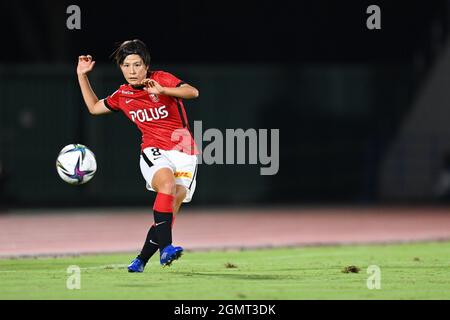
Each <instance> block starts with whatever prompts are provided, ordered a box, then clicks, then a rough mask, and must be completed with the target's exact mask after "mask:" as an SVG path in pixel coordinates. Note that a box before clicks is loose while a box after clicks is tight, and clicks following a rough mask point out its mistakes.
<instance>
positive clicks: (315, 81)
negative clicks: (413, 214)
mask: <svg viewBox="0 0 450 320" xmlns="http://www.w3.org/2000/svg"><path fill="white" fill-rule="evenodd" d="M71 4H76V5H78V6H80V8H81V30H68V29H67V28H66V19H67V18H68V16H69V15H68V14H66V8H67V6H69V5H71ZM371 4H376V5H379V6H380V8H381V25H382V29H381V30H368V29H367V28H366V19H367V18H368V16H369V14H367V13H366V9H367V7H368V6H369V5H371ZM449 8H450V7H449V2H448V1H443V0H435V1H429V2H425V1H370V2H369V1H325V0H320V1H239V2H238V1H221V2H218V1H200V0H198V1H170V2H168V1H145V2H127V3H121V2H109V1H108V2H106V1H98V2H97V1H95V2H94V1H8V2H2V3H1V4H0V14H1V19H0V21H1V22H0V23H1V30H2V40H1V41H2V45H1V50H0V97H1V102H0V203H1V205H2V206H4V207H37V206H62V205H74V206H95V205H117V206H130V205H137V206H143V205H150V204H151V203H152V201H151V199H150V198H151V197H153V195H152V194H149V193H148V192H146V190H145V188H144V181H143V179H142V177H141V174H140V171H139V165H138V155H139V145H140V135H139V133H138V131H137V130H136V129H135V128H134V126H133V125H132V124H131V123H130V122H129V121H128V120H127V119H126V118H125V117H124V116H122V115H120V114H115V115H109V116H104V117H92V116H90V115H89V114H88V112H87V110H86V108H85V106H84V104H83V101H82V97H81V94H80V92H79V87H78V83H77V79H76V74H75V68H76V61H77V57H78V55H80V54H91V55H93V56H94V58H95V60H96V61H97V65H96V68H95V70H94V72H93V73H92V74H91V76H90V79H91V83H92V85H93V87H94V90H95V91H96V93H97V94H98V96H99V98H103V97H106V95H108V94H110V93H112V92H113V91H115V90H116V88H117V87H118V86H119V85H120V84H121V83H122V76H121V73H120V71H119V70H118V69H117V68H116V67H115V66H114V65H113V62H112V61H111V59H110V58H109V56H110V54H111V53H112V51H113V50H114V48H115V46H116V45H117V44H118V43H120V42H121V41H124V40H127V39H134V38H139V39H141V40H143V41H144V42H146V43H147V45H148V46H149V48H150V51H151V55H152V60H153V66H152V67H153V68H154V69H163V70H167V71H170V72H172V73H174V74H176V75H177V76H179V77H180V78H182V79H183V80H185V81H186V82H188V83H191V84H192V85H194V86H196V87H197V88H198V89H199V90H200V98H199V99H197V100H193V101H187V102H186V103H185V106H186V109H187V112H188V116H189V120H190V122H191V126H192V123H193V121H194V120H202V121H203V128H204V129H207V128H219V129H222V130H225V129H226V128H243V129H247V128H257V129H258V128H266V129H271V128H278V129H280V170H279V172H278V174H277V175H275V176H260V175H259V165H215V166H206V165H202V166H201V167H200V170H199V175H198V179H197V190H196V194H195V197H194V201H193V202H192V206H209V205H234V206H240V205H258V204H336V203H348V204H383V203H405V202H407V203H411V202H413V203H416V202H426V203H429V202H432V203H440V202H441V201H444V200H445V195H444V196H442V195H439V196H437V195H436V194H434V193H433V192H431V191H430V190H426V189H423V190H422V189H420V188H419V189H420V190H421V191H420V190H419V191H420V192H416V189H414V190H413V189H411V190H412V191H408V190H409V189H408V187H409V186H411V184H414V183H416V184H417V185H418V186H419V187H420V186H423V185H424V184H423V183H424V182H422V181H421V180H420V179H421V178H420V179H419V176H417V179H415V180H414V177H415V175H416V174H419V173H423V172H425V171H424V170H426V169H427V170H428V169H429V168H430V166H431V169H429V174H428V175H427V179H428V180H430V181H431V182H429V181H428V180H427V182H426V183H428V184H427V185H433V183H434V182H433V181H438V179H439V174H440V170H441V164H442V163H443V160H444V159H445V151H443V150H444V149H443V148H442V144H445V143H446V136H445V134H444V135H442V134H441V132H440V131H439V132H438V131H436V132H434V131H433V126H432V124H431V125H428V128H427V129H428V131H427V134H423V135H420V136H416V135H411V136H410V137H408V138H407V139H406V141H408V143H411V144H412V145H415V144H426V145H427V146H430V148H428V149H426V150H425V151H423V152H424V153H425V154H424V155H423V158H425V159H427V161H428V162H426V163H424V164H423V168H422V169H423V170H422V169H421V167H420V166H419V167H418V169H411V168H417V167H411V166H407V165H406V164H405V163H403V162H402V161H398V162H397V164H398V166H397V169H395V170H393V171H392V172H391V173H390V174H389V176H390V177H391V178H392V179H393V180H392V181H393V182H392V183H397V184H398V188H397V187H396V186H394V185H390V184H389V183H390V182H389V181H390V180H389V179H388V180H386V179H385V180H383V179H382V177H383V172H384V171H383V170H387V172H389V170H388V169H383V166H382V164H383V161H385V159H386V158H387V157H388V156H389V152H390V151H389V150H392V149H391V147H392V145H393V143H395V141H396V139H398V137H399V133H400V132H401V128H402V125H404V123H405V121H406V119H407V118H408V116H409V115H411V114H412V113H413V109H414V107H415V106H417V101H418V99H419V98H420V97H421V94H422V93H423V91H424V90H425V88H428V87H429V83H433V82H432V81H431V80H432V77H433V70H434V68H435V66H436V65H437V64H438V63H439V61H440V60H439V59H442V57H443V52H445V44H446V40H447V36H448V27H449V20H448V13H449ZM449 72H450V70H449ZM430 79H431V80H430ZM428 90H430V89H429V88H428ZM442 99H444V100H442ZM442 99H441V100H440V102H441V103H442V102H445V101H446V100H445V97H442ZM449 140H450V139H449ZM436 141H438V142H439V141H441V142H439V143H441V144H439V145H435V144H434V143H438V142H436ZM73 142H78V143H83V144H86V145H88V146H89V147H90V148H91V149H92V150H93V151H94V152H95V153H96V156H97V160H98V166H99V168H98V172H97V174H96V176H95V178H94V180H92V181H91V182H90V183H88V184H86V185H83V186H80V187H73V186H70V185H67V184H65V183H64V182H62V181H61V180H60V179H59V177H58V176H57V174H56V170H55V158H56V155H57V153H58V151H59V150H60V149H61V148H62V147H63V146H64V145H66V144H69V143H73ZM430 150H431V151H430ZM433 150H434V151H433ZM436 150H437V151H436ZM414 157H415V154H414V152H412V153H411V154H409V153H406V154H405V155H403V158H401V159H406V160H409V159H414ZM406 160H405V161H406ZM421 170H422V171H421ZM427 172H428V171H427ZM405 176H406V178H404V177H405ZM402 179H403V180H402ZM408 179H409V180H408ZM383 181H384V182H383ZM386 181H388V182H386ZM411 181H412V182H411ZM389 186H392V188H391V189H392V191H391V189H390V188H389ZM401 188H404V192H398V191H399V190H400V189H401ZM428 189H430V188H428ZM402 190H403V189H402Z"/></svg>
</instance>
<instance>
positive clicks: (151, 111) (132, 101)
mask: <svg viewBox="0 0 450 320" xmlns="http://www.w3.org/2000/svg"><path fill="white" fill-rule="evenodd" d="M149 78H150V79H153V80H155V81H156V82H158V83H159V84H160V85H161V86H163V87H170V88H175V87H179V86H180V85H182V84H183V83H184V82H183V81H181V80H180V79H178V78H177V77H175V76H174V75H172V74H170V73H168V72H164V71H152V72H150V74H149ZM104 102H105V105H106V107H107V108H109V109H111V110H112V111H122V112H123V113H124V114H125V115H126V116H127V117H128V119H130V120H131V121H133V122H134V124H136V126H137V127H138V129H139V130H140V131H141V133H142V144H141V149H142V150H143V149H145V148H147V147H156V148H160V149H162V150H178V151H181V152H184V153H187V154H190V155H192V154H198V151H197V148H196V146H195V142H194V139H193V137H192V134H191V132H190V131H189V124H188V121H187V117H186V111H185V110H184V106H183V102H182V101H181V99H179V98H175V97H171V96H166V95H162V94H159V95H156V94H149V93H148V92H147V91H145V90H144V89H143V88H134V87H132V86H131V85H130V84H123V85H121V86H120V88H119V89H118V90H116V91H115V92H114V93H113V94H112V95H110V96H108V97H107V98H106V99H104Z"/></svg>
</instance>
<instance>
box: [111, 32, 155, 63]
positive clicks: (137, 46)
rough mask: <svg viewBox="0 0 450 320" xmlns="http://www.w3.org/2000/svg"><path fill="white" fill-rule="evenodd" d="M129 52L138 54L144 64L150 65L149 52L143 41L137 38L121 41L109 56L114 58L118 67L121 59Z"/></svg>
mask: <svg viewBox="0 0 450 320" xmlns="http://www.w3.org/2000/svg"><path fill="white" fill-rule="evenodd" d="M130 54H137V55H139V56H140V57H141V58H142V60H143V61H144V64H145V65H146V66H150V52H149V51H148V48H147V46H146V45H145V43H144V42H142V41H141V40H139V39H134V40H127V41H124V42H122V44H121V45H120V46H119V47H118V48H117V49H116V50H115V51H114V52H113V53H112V55H111V57H113V58H114V61H115V62H116V63H117V65H118V66H119V67H120V65H121V64H122V63H123V60H125V58H126V57H127V56H128V55H130Z"/></svg>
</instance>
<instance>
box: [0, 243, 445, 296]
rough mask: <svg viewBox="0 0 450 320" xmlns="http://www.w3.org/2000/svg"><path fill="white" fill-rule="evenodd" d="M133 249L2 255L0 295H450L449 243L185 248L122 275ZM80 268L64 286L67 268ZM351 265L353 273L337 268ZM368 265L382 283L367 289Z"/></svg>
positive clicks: (132, 255) (153, 259)
mask: <svg viewBox="0 0 450 320" xmlns="http://www.w3.org/2000/svg"><path fill="white" fill-rule="evenodd" d="M132 258H134V254H114V255H86V256H76V257H59V258H58V257H57V258H26V259H3V260H0V299H170V300H176V299H188V300H189V299H207V300H210V299H258V300H259V299H261V300H264V299H296V300H297V299H450V242H433V243H413V244H400V245H365V246H327V247H304V248H284V249H260V250H243V251H210V252H186V253H185V255H184V256H183V257H182V258H181V259H180V260H178V261H175V262H174V264H173V265H172V266H171V267H170V268H169V267H166V268H162V267H161V266H160V265H159V264H158V263H157V259H155V258H156V257H153V258H152V260H151V263H150V265H147V268H146V270H145V272H144V273H140V274H134V273H128V272H127V270H126V265H127V264H128V263H129V261H130V260H131V259H132ZM70 265H77V266H79V267H80V269H81V273H80V275H81V280H80V284H81V288H80V289H78V290H77V289H75V290H69V289H67V287H66V281H67V279H68V277H69V276H70V274H68V273H67V268H68V267H69V266H70ZM349 265H354V266H357V267H358V268H360V271H359V272H358V273H344V272H342V270H343V269H344V268H345V267H347V266H349ZM369 265H377V266H379V267H380V270H381V280H380V281H381V288H380V289H372V290H369V289H368V288H367V279H368V277H369V276H370V274H368V273H367V267H368V266H369Z"/></svg>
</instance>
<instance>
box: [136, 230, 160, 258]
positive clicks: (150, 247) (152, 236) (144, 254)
mask: <svg viewBox="0 0 450 320" xmlns="http://www.w3.org/2000/svg"><path fill="white" fill-rule="evenodd" d="M158 249H159V244H158V238H157V237H156V227H155V225H152V226H151V227H150V229H149V230H148V233H147V238H146V239H145V243H144V246H143V247H142V250H141V253H140V254H139V255H138V256H137V258H138V259H140V260H141V261H143V262H144V263H145V264H147V262H148V260H150V258H151V257H152V256H153V255H154V254H155V252H156V251H158Z"/></svg>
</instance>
